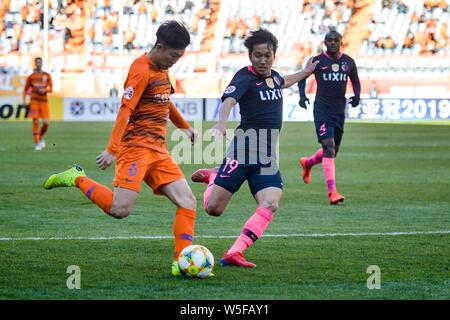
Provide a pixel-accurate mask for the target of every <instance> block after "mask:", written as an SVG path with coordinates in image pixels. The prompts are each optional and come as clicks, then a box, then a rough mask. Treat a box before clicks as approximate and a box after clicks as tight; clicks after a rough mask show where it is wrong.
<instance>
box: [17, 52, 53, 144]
mask: <svg viewBox="0 0 450 320" xmlns="http://www.w3.org/2000/svg"><path fill="white" fill-rule="evenodd" d="M34 65H35V69H34V71H33V73H32V74H30V75H29V76H28V78H27V81H26V82H25V88H24V89H23V104H27V101H26V100H27V96H28V95H30V94H31V98H30V113H29V115H30V118H31V119H33V137H34V143H35V147H34V149H35V150H37V151H39V150H42V149H44V148H45V141H44V139H42V138H43V137H44V135H45V133H46V132H47V130H48V126H49V112H48V99H47V94H48V93H52V90H53V82H52V77H51V76H50V74H49V73H47V72H44V71H42V59H41V58H36V59H35V60H34ZM39 118H41V119H42V126H41V129H39Z"/></svg>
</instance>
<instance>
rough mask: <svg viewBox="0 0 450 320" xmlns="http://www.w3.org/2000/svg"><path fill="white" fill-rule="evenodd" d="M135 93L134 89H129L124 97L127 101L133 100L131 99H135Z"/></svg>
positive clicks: (124, 93)
mask: <svg viewBox="0 0 450 320" xmlns="http://www.w3.org/2000/svg"><path fill="white" fill-rule="evenodd" d="M133 93H134V90H133V87H128V88H126V89H125V91H124V92H123V97H124V98H125V99H127V100H131V98H133Z"/></svg>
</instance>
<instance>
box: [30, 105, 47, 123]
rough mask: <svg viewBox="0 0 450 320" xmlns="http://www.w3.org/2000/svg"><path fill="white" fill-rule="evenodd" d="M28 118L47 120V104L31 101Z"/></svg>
mask: <svg viewBox="0 0 450 320" xmlns="http://www.w3.org/2000/svg"><path fill="white" fill-rule="evenodd" d="M28 117H29V118H32V119H37V118H46V119H48V118H49V112H48V103H47V102H40V101H31V102H30V112H29V113H28Z"/></svg>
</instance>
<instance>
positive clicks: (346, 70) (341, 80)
mask: <svg viewBox="0 0 450 320" xmlns="http://www.w3.org/2000/svg"><path fill="white" fill-rule="evenodd" d="M316 60H318V61H319V64H318V65H317V67H316V69H315V70H314V76H315V78H316V82H317V93H316V98H315V100H314V117H315V118H318V117H319V118H323V117H327V116H344V115H345V106H346V98H345V93H346V89H347V80H348V78H351V79H352V81H353V80H354V79H355V76H356V79H357V77H358V75H357V71H356V64H355V61H354V60H353V59H352V58H350V57H349V56H348V55H346V54H341V55H340V57H339V58H338V59H337V60H335V59H333V58H331V57H330V56H329V55H328V54H327V53H326V52H324V53H322V54H320V55H318V56H317V57H315V58H314V59H313V61H316ZM358 82H359V80H358Z"/></svg>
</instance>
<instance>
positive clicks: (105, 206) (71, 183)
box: [44, 164, 121, 218]
mask: <svg viewBox="0 0 450 320" xmlns="http://www.w3.org/2000/svg"><path fill="white" fill-rule="evenodd" d="M58 187H78V188H79V189H80V191H81V192H83V193H84V194H85V195H86V197H87V198H88V199H89V200H91V201H92V202H94V203H95V204H96V205H97V206H99V207H100V208H101V209H102V210H103V211H104V212H105V213H106V214H108V215H111V207H112V202H113V192H112V191H111V190H110V189H109V188H108V187H106V186H104V185H102V184H100V183H97V182H95V181H94V180H92V179H89V178H88V177H87V176H86V174H85V173H84V170H83V168H82V167H81V166H79V165H77V164H75V165H74V166H73V167H72V168H70V169H69V170H66V171H63V172H60V173H56V174H53V175H51V176H50V177H49V178H48V179H47V181H45V182H44V188H45V189H52V188H58ZM111 216H113V217H114V218H121V217H120V216H115V215H111Z"/></svg>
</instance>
